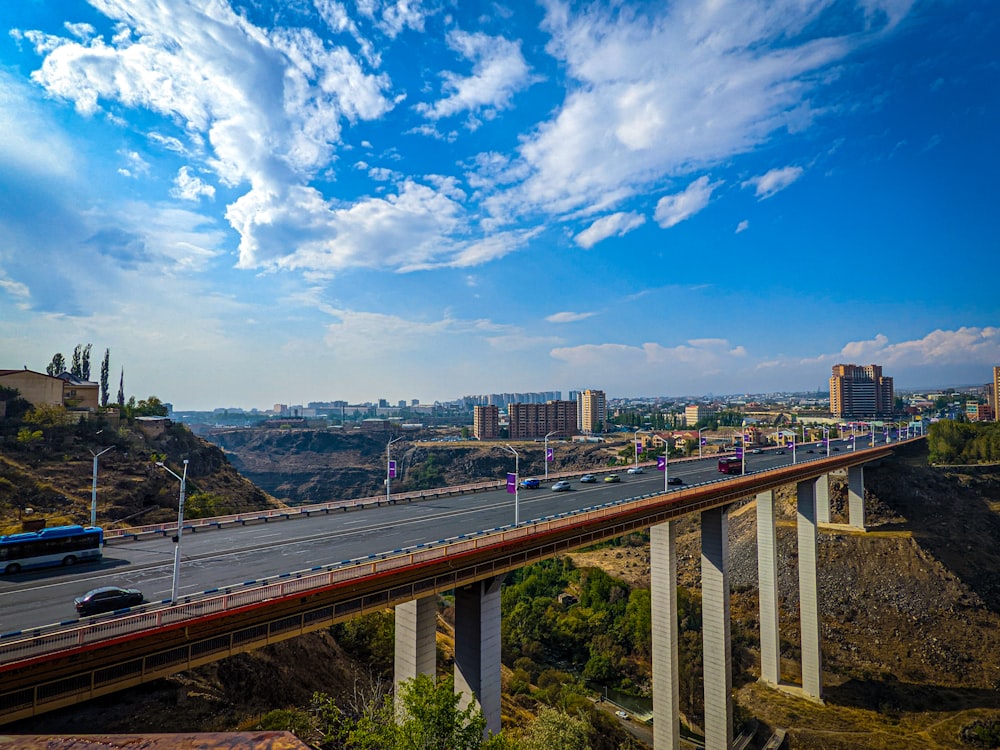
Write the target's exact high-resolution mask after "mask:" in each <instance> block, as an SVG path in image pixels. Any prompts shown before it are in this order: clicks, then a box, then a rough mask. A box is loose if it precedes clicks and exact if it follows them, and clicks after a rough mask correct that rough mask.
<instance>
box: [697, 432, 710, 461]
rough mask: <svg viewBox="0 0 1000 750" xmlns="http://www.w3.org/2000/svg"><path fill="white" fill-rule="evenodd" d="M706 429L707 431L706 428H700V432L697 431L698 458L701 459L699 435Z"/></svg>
mask: <svg viewBox="0 0 1000 750" xmlns="http://www.w3.org/2000/svg"><path fill="white" fill-rule="evenodd" d="M707 429H708V428H707V427H702V428H701V429H700V430H698V458H701V446H702V442H701V433H702V431H704V430H707Z"/></svg>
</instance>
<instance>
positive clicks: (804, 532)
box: [796, 480, 823, 700]
mask: <svg viewBox="0 0 1000 750" xmlns="http://www.w3.org/2000/svg"><path fill="white" fill-rule="evenodd" d="M815 488H816V481H815V480H806V481H804V482H799V483H798V484H797V485H796V491H797V505H798V515H797V518H796V529H797V531H798V551H799V622H800V630H801V643H800V644H799V645H800V648H801V651H802V690H803V692H804V693H805V694H806V695H807V696H809V697H811V698H815V699H816V700H820V699H821V698H822V695H823V687H822V680H821V671H822V665H821V663H820V661H821V653H820V633H819V597H818V595H817V588H818V587H817V536H816V527H817V524H816V515H817V513H816V492H815Z"/></svg>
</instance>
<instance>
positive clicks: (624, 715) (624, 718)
mask: <svg viewBox="0 0 1000 750" xmlns="http://www.w3.org/2000/svg"><path fill="white" fill-rule="evenodd" d="M615 716H617V717H618V718H619V719H621V720H622V721H628V714H627V713H626V712H625V711H615Z"/></svg>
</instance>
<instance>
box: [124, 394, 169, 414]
mask: <svg viewBox="0 0 1000 750" xmlns="http://www.w3.org/2000/svg"><path fill="white" fill-rule="evenodd" d="M134 400H135V399H129V402H130V403H131V402H132V401H134ZM132 416H133V417H165V416H167V407H166V406H165V405H164V404H163V402H162V401H160V399H158V398H157V397H156V396H149V397H147V398H144V399H143V400H142V401H140V402H139V403H138V404H135V406H134V407H133V409H132Z"/></svg>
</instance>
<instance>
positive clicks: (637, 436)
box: [633, 430, 639, 468]
mask: <svg viewBox="0 0 1000 750" xmlns="http://www.w3.org/2000/svg"><path fill="white" fill-rule="evenodd" d="M633 447H634V448H635V465H636V468H638V467H639V431H638V430H636V431H635V442H634V443H633Z"/></svg>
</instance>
